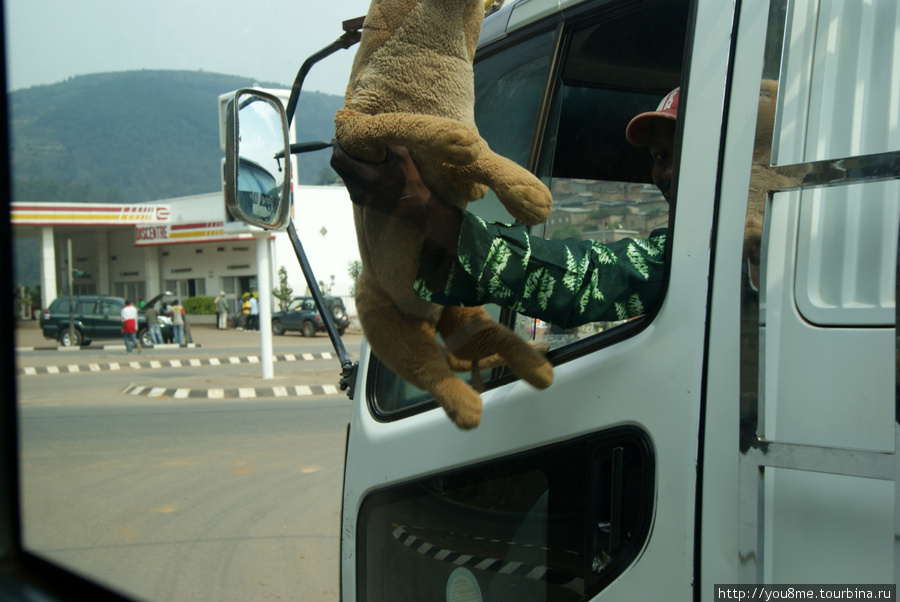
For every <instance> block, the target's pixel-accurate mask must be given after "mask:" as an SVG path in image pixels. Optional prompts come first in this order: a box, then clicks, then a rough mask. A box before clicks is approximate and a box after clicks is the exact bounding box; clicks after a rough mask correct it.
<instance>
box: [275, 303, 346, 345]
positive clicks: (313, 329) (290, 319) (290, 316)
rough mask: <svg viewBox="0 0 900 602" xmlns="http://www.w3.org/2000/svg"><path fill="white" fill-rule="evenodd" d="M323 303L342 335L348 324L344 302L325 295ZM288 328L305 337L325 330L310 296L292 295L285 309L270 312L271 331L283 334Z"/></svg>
mask: <svg viewBox="0 0 900 602" xmlns="http://www.w3.org/2000/svg"><path fill="white" fill-rule="evenodd" d="M325 305H326V306H327V307H328V311H329V312H330V313H331V317H332V318H334V325H335V326H336V327H337V331H338V334H340V335H343V334H344V331H345V330H346V329H347V327H348V326H350V318H348V317H347V310H346V309H344V303H343V302H342V301H341V298H340V297H325ZM288 330H299V331H300V332H301V333H303V336H305V337H314V336H316V333H317V332H319V331H323V332H324V331H325V322H324V321H323V320H322V317H321V316H320V315H319V312H318V310H317V309H316V302H315V300H314V299H313V298H312V297H294V298H293V299H292V300H291V303H290V305H288V307H287V309H286V310H284V311H279V312H276V313H274V314H272V332H273V333H275V334H284V333H285V332H287V331H288Z"/></svg>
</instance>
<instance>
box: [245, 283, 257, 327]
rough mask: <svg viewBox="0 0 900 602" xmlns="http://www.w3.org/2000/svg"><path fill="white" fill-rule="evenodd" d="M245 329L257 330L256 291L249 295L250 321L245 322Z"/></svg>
mask: <svg viewBox="0 0 900 602" xmlns="http://www.w3.org/2000/svg"><path fill="white" fill-rule="evenodd" d="M247 330H248V331H251V332H259V301H257V300H256V293H252V294H251V295H250V321H249V322H248V323H247Z"/></svg>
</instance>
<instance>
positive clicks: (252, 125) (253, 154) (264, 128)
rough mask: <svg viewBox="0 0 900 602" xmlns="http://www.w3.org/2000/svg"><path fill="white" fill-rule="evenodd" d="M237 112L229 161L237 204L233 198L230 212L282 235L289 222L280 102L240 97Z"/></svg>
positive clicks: (253, 94) (287, 163)
mask: <svg viewBox="0 0 900 602" xmlns="http://www.w3.org/2000/svg"><path fill="white" fill-rule="evenodd" d="M233 106H235V107H237V114H236V115H235V122H234V144H233V153H234V155H233V156H229V159H230V160H231V161H232V162H233V163H232V164H233V165H234V172H233V174H234V182H235V184H236V186H235V187H234V189H235V191H236V195H235V196H236V198H231V196H230V195H229V199H228V201H229V210H231V212H232V214H234V216H235V217H236V218H237V219H239V220H241V221H243V222H246V223H249V224H252V225H257V226H261V227H264V228H269V229H283V228H285V227H286V226H287V223H288V221H289V219H290V161H289V159H286V158H285V157H286V149H287V144H288V143H287V123H286V121H285V113H284V109H283V107H282V105H281V101H279V100H278V99H277V98H275V97H274V96H270V95H268V94H266V93H263V92H260V91H252V92H251V91H239V92H238V93H237V94H236V95H235V101H234V105H233ZM235 159H236V160H235Z"/></svg>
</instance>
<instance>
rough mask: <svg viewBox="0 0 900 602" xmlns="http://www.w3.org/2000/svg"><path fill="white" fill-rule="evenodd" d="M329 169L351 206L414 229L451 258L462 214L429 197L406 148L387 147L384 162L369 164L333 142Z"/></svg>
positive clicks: (430, 195) (432, 196) (454, 249)
mask: <svg viewBox="0 0 900 602" xmlns="http://www.w3.org/2000/svg"><path fill="white" fill-rule="evenodd" d="M331 167H332V168H334V170H335V171H336V172H337V173H338V175H339V176H341V178H342V179H343V180H344V184H345V185H346V186H347V192H348V193H350V200H351V201H353V203H354V204H356V205H359V206H361V207H367V208H370V209H375V210H377V211H382V212H384V213H389V214H391V215H392V216H394V217H396V218H399V219H402V220H404V221H405V222H407V223H409V224H411V225H414V226H416V227H418V228H419V229H420V230H422V231H423V232H424V234H425V236H426V239H428V240H429V241H430V242H431V244H436V245H437V246H438V247H441V248H445V249H447V250H449V251H451V252H452V253H453V254H454V255H455V252H456V241H457V239H458V238H459V229H460V223H461V221H462V212H461V211H460V210H459V209H457V208H456V207H453V206H450V205H446V204H444V203H442V202H441V201H440V200H439V199H438V198H437V197H435V196H434V195H432V194H431V191H430V190H429V189H428V188H427V187H426V186H425V183H424V182H423V181H422V177H421V175H420V174H419V170H418V169H417V168H416V165H415V163H414V162H413V160H412V157H411V156H410V154H409V150H408V149H406V148H405V147H402V146H391V147H388V149H387V159H385V160H384V161H383V162H382V163H369V162H366V161H358V160H356V159H354V158H352V157H351V156H350V155H348V154H347V153H346V152H344V149H342V148H341V146H340V145H339V144H338V143H337V141H335V143H334V145H333V147H332V153H331Z"/></svg>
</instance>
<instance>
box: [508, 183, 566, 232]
mask: <svg viewBox="0 0 900 602" xmlns="http://www.w3.org/2000/svg"><path fill="white" fill-rule="evenodd" d="M497 196H498V197H499V199H500V202H501V203H503V206H504V207H506V210H507V211H509V212H510V214H511V215H512V216H513V217H515V218H516V219H517V220H519V221H520V222H522V223H523V224H525V225H526V226H533V225H534V224H540V223H542V222H543V221H545V220H546V219H547V218H548V217H550V212H551V211H552V210H553V197H552V196H550V191H549V190H547V188H546V187H544V186H533V185H530V184H516V185H513V186H510V187H508V188H505V189H503V190H500V191H497Z"/></svg>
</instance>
